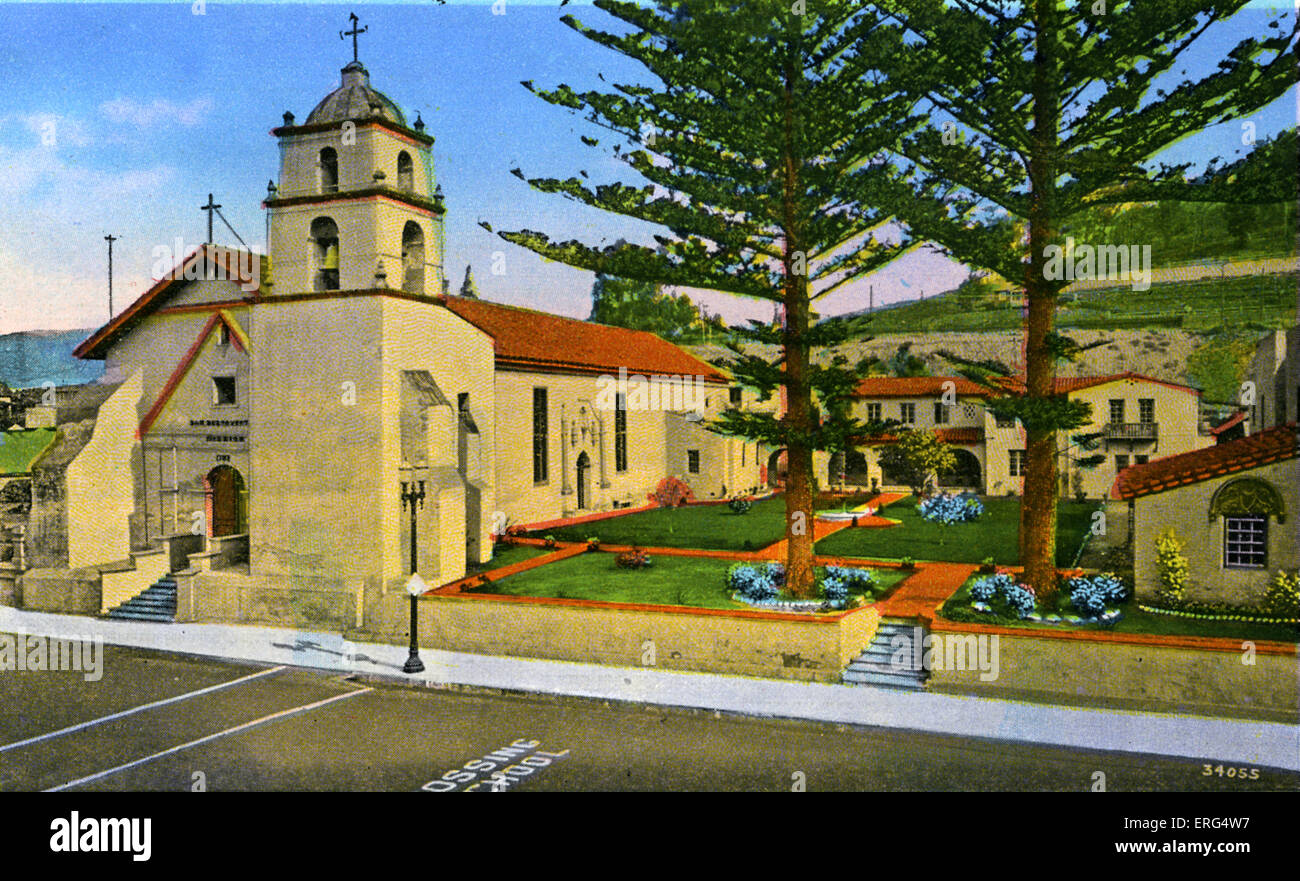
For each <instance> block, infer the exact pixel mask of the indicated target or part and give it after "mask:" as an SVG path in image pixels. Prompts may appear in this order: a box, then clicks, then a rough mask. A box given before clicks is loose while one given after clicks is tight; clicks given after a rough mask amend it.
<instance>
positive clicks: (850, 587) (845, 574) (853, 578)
mask: <svg viewBox="0 0 1300 881" xmlns="http://www.w3.org/2000/svg"><path fill="white" fill-rule="evenodd" d="M826 580H827V581H832V580H833V581H837V582H839V583H841V584H843V585H844V588H845V590H847V591H848V592H849V593H868V592H870V591H871V590H872V588H874V587H875V586H876V576H875V573H873V572H872V571H871V570H869V569H854V568H849V567H847V566H827V567H826Z"/></svg>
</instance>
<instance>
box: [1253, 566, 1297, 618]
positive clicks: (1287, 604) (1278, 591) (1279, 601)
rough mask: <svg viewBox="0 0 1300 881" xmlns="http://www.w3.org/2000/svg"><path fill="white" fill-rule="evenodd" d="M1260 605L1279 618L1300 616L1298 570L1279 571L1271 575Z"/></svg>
mask: <svg viewBox="0 0 1300 881" xmlns="http://www.w3.org/2000/svg"><path fill="white" fill-rule="evenodd" d="M1261 607H1262V608H1263V610H1264V611H1265V612H1267V613H1268V614H1270V615H1276V616H1277V617H1279V618H1297V617H1300V571H1297V572H1281V571H1279V572H1278V573H1277V575H1275V576H1273V581H1272V583H1271V584H1269V586H1268V593H1266V594H1264V602H1263V603H1262V604H1261Z"/></svg>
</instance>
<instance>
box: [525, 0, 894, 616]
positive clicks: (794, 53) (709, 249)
mask: <svg viewBox="0 0 1300 881" xmlns="http://www.w3.org/2000/svg"><path fill="white" fill-rule="evenodd" d="M595 5H596V6H597V7H599V8H600V9H601V10H604V11H605V12H606V13H608V14H610V15H611V16H613V17H614V18H616V19H618V20H619V22H620V24H621V25H624V26H626V27H620V28H618V32H605V31H600V30H596V29H593V28H589V27H587V26H585V25H584V24H582V23H581V22H579V21H577V20H576V19H574V18H573V17H572V16H565V17H564V18H563V21H564V22H565V23H566V24H567V25H569V26H570V27H572V28H573V29H575V30H576V31H577V32H578V33H580V34H582V35H583V36H585V37H587V38H589V39H591V40H592V41H593V42H595V43H598V44H600V45H602V46H605V47H607V48H610V49H612V50H615V51H617V52H621V53H623V54H624V55H626V56H628V57H629V58H631V59H634V60H636V61H637V62H639V63H640V64H642V65H643V66H644V67H645V68H646V69H647V70H648V71H649V73H650V74H652V75H653V77H654V78H655V80H656V81H657V83H656V84H655V85H645V84H632V83H626V84H617V85H615V86H614V87H613V91H610V92H600V91H584V92H578V91H575V90H574V89H572V88H570V87H569V86H565V85H562V86H559V87H558V88H556V89H553V90H549V91H542V90H536V89H533V87H532V85H531V84H530V83H525V86H527V87H528V88H530V89H533V91H535V93H536V94H538V95H539V96H540V97H542V98H544V99H545V100H547V101H549V102H551V103H553V104H557V105H559V106H562V107H566V108H569V109H570V110H572V111H575V112H579V113H582V114H583V115H584V116H585V117H586V118H587V119H589V120H591V121H592V122H594V123H595V124H596V125H598V126H602V127H604V128H606V129H608V130H610V131H611V132H613V133H614V134H615V135H616V143H615V144H614V145H613V147H612V152H613V155H614V156H615V157H616V158H618V159H621V160H622V161H624V162H625V163H626V164H627V166H628V167H629V168H630V169H632V170H633V171H635V172H636V173H637V174H639V175H640V176H641V177H643V178H645V179H646V180H647V181H648V182H649V184H648V185H646V186H631V185H627V184H624V183H612V184H606V185H602V186H596V187H594V188H593V187H591V186H589V185H588V184H587V182H586V181H585V180H584V179H583V178H585V176H586V175H585V173H583V176H582V177H572V178H569V179H567V180H554V179H532V180H528V183H529V184H530V185H531V186H533V187H534V188H535V189H538V190H540V191H542V192H547V193H558V194H562V195H564V196H565V197H567V198H569V199H572V200H573V201H575V202H578V203H581V204H584V205H588V206H591V207H595V208H600V209H602V210H605V211H610V212H613V213H616V214H620V215H624V216H628V217H634V218H638V219H640V220H644V221H647V222H649V223H652V224H656V225H658V226H659V227H662V228H663V231H662V232H660V233H659V234H658V235H656V236H655V241H656V242H657V243H658V247H655V248H651V247H644V246H639V245H634V244H628V243H622V244H615V245H614V246H611V247H607V248H603V249H596V248H593V247H590V246H587V245H584V244H582V243H580V242H576V241H566V242H554V241H551V240H550V239H549V238H548V237H547V236H545V235H544V234H542V233H539V232H534V231H531V230H521V231H516V232H503V233H501V236H502V237H503V238H505V239H506V240H507V241H510V242H514V243H515V244H518V245H521V246H523V247H525V248H528V249H530V250H532V251H535V252H536V253H538V254H540V255H542V256H544V257H547V258H549V259H552V260H557V261H560V262H562V263H566V264H569V265H572V266H577V267H581V268H585V269H589V270H592V271H595V272H599V273H602V274H604V275H606V276H616V277H619V278H629V279H640V280H643V281H651V282H657V283H660V284H666V285H674V286H680V287H692V288H702V289H707V290H718V291H726V292H729V293H734V294H740V295H743V296H747V297H756V298H760V299H764V300H769V301H773V302H775V303H778V304H780V306H781V315H782V320H781V322H780V324H779V325H777V326H775V327H772V326H770V325H767V324H766V323H764V322H751V323H750V326H749V327H748V328H736V329H734V330H735V333H736V335H737V339H736V340H733V341H732V343H731V346H732V354H733V357H732V358H731V359H730V360H729V361H728V362H727V366H728V369H730V370H731V372H732V374H733V375H734V376H735V378H736V379H737V381H738V382H741V383H743V384H745V385H747V386H750V387H752V388H756V389H758V390H759V391H760V394H761V395H764V396H770V395H772V394H774V393H777V391H778V390H780V392H781V393H782V395H783V401H782V403H783V405H784V413H783V414H781V415H780V416H779V417H778V416H774V415H772V414H760V413H742V412H738V411H734V410H729V411H727V413H726V414H725V416H724V417H723V418H722V419H721V420H720V421H719V423H718V424H717V425H716V426H715V427H716V428H717V430H719V431H722V432H725V433H728V434H732V435H737V436H742V437H745V438H748V439H751V440H757V441H760V442H762V443H764V444H766V445H768V446H769V447H771V448H776V449H784V450H785V451H786V457H787V463H788V478H787V484H786V497H785V503H786V514H787V537H788V539H789V542H788V548H789V550H788V555H787V558H786V569H787V572H786V577H787V584H788V585H789V588H790V590H791V591H792V592H794V593H796V594H801V595H806V594H808V593H810V592H811V591H812V590H813V589H814V587H815V583H814V570H813V529H812V518H813V494H814V477H813V452H814V451H815V450H832V451H835V450H842V449H846V448H847V447H848V446H849V445H850V441H851V440H852V439H853V438H856V437H860V436H861V435H863V434H864V433H867V432H868V429H869V426H866V425H864V424H863V423H861V422H860V421H859V420H856V419H854V418H853V417H852V416H851V413H850V407H849V403H850V401H851V395H852V391H853V389H854V387H855V385H856V383H857V380H858V377H859V376H860V374H861V371H860V370H858V369H856V368H851V367H850V365H849V364H848V362H847V359H845V358H844V357H842V356H840V357H837V358H833V359H831V360H830V361H829V362H825V363H822V364H814V363H813V362H812V360H811V358H810V353H811V352H812V350H813V349H814V348H815V347H822V346H830V345H834V344H836V343H838V342H842V341H843V340H844V339H846V338H847V333H848V327H847V323H846V322H834V321H832V322H820V323H818V322H817V316H816V313H815V312H814V309H813V305H814V301H815V300H816V299H817V298H818V297H821V296H824V295H826V294H828V293H829V292H831V291H833V290H837V289H839V288H840V287H841V286H842V285H844V284H847V283H849V282H851V281H853V280H855V279H858V278H860V277H862V276H863V275H865V274H867V273H870V272H872V271H875V270H876V269H878V268H880V267H881V266H883V265H885V264H886V263H888V262H890V261H892V260H893V259H895V258H896V257H897V256H899V254H900V253H901V252H902V246H901V245H900V244H897V243H888V242H884V241H878V240H877V239H876V238H875V237H873V236H872V231H873V230H874V229H875V228H876V227H878V226H880V225H881V224H882V223H884V222H885V221H886V220H887V219H888V215H887V214H884V213H882V212H880V211H878V210H877V209H876V208H875V207H874V199H875V196H876V191H877V188H878V187H880V186H883V185H884V184H885V183H886V181H887V177H888V170H887V166H886V165H885V164H884V163H883V162H880V161H878V160H877V159H876V157H878V156H880V155H881V154H882V151H884V150H887V149H888V148H889V147H890V146H892V145H893V144H894V143H895V141H896V140H897V138H898V137H899V135H900V134H902V133H904V132H906V131H907V130H908V128H909V127H911V126H914V125H916V124H918V123H919V120H917V119H913V118H911V117H909V116H908V114H907V109H908V107H909V105H910V101H909V99H908V98H907V97H906V96H904V95H900V94H899V92H898V89H896V88H895V87H893V86H891V85H890V84H889V83H887V82H885V81H883V80H882V79H881V78H880V77H879V76H878V75H876V71H877V70H878V66H879V64H880V62H881V61H882V60H884V59H887V58H889V57H890V56H892V55H894V54H898V53H900V52H901V51H903V50H902V47H901V43H900V41H899V33H898V30H897V29H896V28H892V27H889V26H887V25H885V24H883V23H882V22H881V20H880V19H879V17H878V15H877V13H876V12H875V11H874V10H872V9H870V8H862V5H861V4H859V3H856V2H852V0H821V2H816V3H802V2H800V3H791V2H789V0H747V2H745V3H741V4H722V3H717V2H714V0H684V2H669V0H660V2H658V3H657V4H655V5H653V6H651V5H648V4H640V3H634V2H621V0H596V4H595ZM583 142H584V143H586V144H588V146H593V147H594V146H599V142H598V140H597V139H595V138H590V137H586V136H583ZM625 147H626V148H630V149H624V148H625ZM515 173H516V175H517V176H518V177H520V178H522V179H526V180H527V178H525V177H524V174H523V173H522V172H521V171H519V170H518V169H516V170H515ZM747 342H760V343H770V344H773V345H775V346H776V347H778V349H779V352H780V355H779V356H778V357H777V358H776V359H775V360H771V359H768V358H764V357H760V356H756V355H752V354H750V353H748V352H747V351H746V350H745V348H744V345H743V343H747ZM859 367H861V365H859Z"/></svg>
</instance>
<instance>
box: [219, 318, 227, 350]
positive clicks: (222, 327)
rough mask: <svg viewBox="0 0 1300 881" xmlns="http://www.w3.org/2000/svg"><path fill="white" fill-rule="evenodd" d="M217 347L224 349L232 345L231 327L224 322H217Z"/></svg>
mask: <svg viewBox="0 0 1300 881" xmlns="http://www.w3.org/2000/svg"><path fill="white" fill-rule="evenodd" d="M217 345H218V346H221V347H222V348H225V347H226V346H228V345H230V326H229V325H227V324H226V323H225V322H224V321H218V322H217Z"/></svg>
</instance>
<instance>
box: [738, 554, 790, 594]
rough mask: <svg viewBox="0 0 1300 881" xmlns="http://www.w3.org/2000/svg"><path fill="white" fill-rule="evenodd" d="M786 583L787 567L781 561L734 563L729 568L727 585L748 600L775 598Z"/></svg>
mask: <svg viewBox="0 0 1300 881" xmlns="http://www.w3.org/2000/svg"><path fill="white" fill-rule="evenodd" d="M784 585H785V567H784V566H782V565H781V564H780V563H765V564H760V565H754V564H752V563H733V564H732V565H731V567H730V568H728V569H727V587H728V588H730V589H731V590H733V591H736V592H737V593H739V594H740V595H741V596H743V597H745V599H747V600H751V601H754V600H757V601H762V600H771V599H775V598H776V595H777V593H779V592H780V590H781V587H783V586H784Z"/></svg>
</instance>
